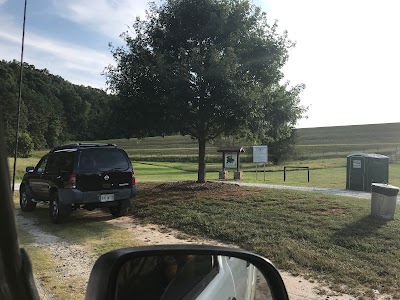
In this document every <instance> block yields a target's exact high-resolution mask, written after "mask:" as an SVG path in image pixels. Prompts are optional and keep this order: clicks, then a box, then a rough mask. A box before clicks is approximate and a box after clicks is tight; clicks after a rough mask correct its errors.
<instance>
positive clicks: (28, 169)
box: [25, 166, 35, 173]
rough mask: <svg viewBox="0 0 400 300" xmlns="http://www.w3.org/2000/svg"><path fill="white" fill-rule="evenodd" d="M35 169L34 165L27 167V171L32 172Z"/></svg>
mask: <svg viewBox="0 0 400 300" xmlns="http://www.w3.org/2000/svg"><path fill="white" fill-rule="evenodd" d="M34 169H35V168H34V167H31V166H29V167H26V169H25V171H26V173H32V172H33V170H34Z"/></svg>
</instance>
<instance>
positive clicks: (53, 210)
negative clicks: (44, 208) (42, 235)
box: [49, 192, 71, 224]
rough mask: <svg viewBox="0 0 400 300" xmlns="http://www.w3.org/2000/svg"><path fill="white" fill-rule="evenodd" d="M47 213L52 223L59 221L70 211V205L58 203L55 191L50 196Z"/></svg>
mask: <svg viewBox="0 0 400 300" xmlns="http://www.w3.org/2000/svg"><path fill="white" fill-rule="evenodd" d="M50 199H51V200H50V207H49V215H50V219H51V221H52V222H53V223H55V224H57V223H60V222H61V221H62V220H63V219H64V218H65V217H66V216H68V215H69V214H70V212H71V205H65V206H62V205H60V201H59V198H58V193H57V192H55V193H53V195H52V196H51V198H50Z"/></svg>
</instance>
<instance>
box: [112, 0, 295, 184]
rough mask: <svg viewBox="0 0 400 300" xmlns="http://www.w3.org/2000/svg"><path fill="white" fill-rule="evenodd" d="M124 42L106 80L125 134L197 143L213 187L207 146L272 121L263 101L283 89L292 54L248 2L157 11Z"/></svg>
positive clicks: (205, 1)
mask: <svg viewBox="0 0 400 300" xmlns="http://www.w3.org/2000/svg"><path fill="white" fill-rule="evenodd" d="M121 36H122V38H123V39H124V41H125V42H126V45H125V46H124V47H117V48H112V52H113V55H114V58H115V60H116V66H109V67H108V68H107V71H106V75H107V80H108V83H109V87H110V89H111V90H112V91H113V92H114V93H116V94H117V95H118V96H119V99H120V101H121V102H120V103H121V104H120V105H121V107H122V108H124V109H123V110H122V111H121V112H120V115H119V119H120V120H121V122H122V124H124V126H123V127H124V128H129V133H126V132H125V134H131V135H133V136H136V137H143V136H147V135H150V134H152V133H154V132H157V133H169V132H180V133H181V134H188V135H190V136H191V137H193V138H194V139H196V140H197V141H198V144H199V163H198V182H205V180H206V173H205V170H206V157H205V153H206V152H205V150H206V142H207V141H210V140H213V139H215V138H216V137H218V136H221V135H230V134H236V133H237V132H239V131H242V130H243V129H244V128H245V127H247V126H249V124H250V123H251V122H249V120H259V119H260V117H262V116H265V114H264V113H263V110H264V109H265V103H266V102H265V99H264V97H265V95H268V94H270V93H271V91H273V90H276V87H277V86H278V87H280V84H279V82H280V81H281V79H282V77H283V74H282V72H281V68H282V66H283V65H284V64H285V62H286V60H287V58H288V50H289V48H291V47H292V46H293V44H292V43H291V42H290V41H289V40H288V39H287V36H286V33H284V34H281V35H280V34H278V33H277V26H276V24H273V25H271V26H270V25H269V24H268V22H267V18H266V14H265V13H263V12H262V11H261V10H260V8H259V7H256V6H254V5H252V4H250V2H249V1H245V0H167V1H166V2H164V3H163V4H161V5H160V6H157V5H156V4H154V3H151V4H150V5H149V10H148V11H147V15H146V18H145V19H144V20H140V19H136V21H135V22H134V24H133V27H132V28H131V31H127V32H125V33H123V34H122V35H121ZM268 103H270V104H271V105H275V104H274V102H273V101H270V102H268ZM276 110H277V111H279V107H276ZM267 117H268V116H267ZM257 122H258V121H257ZM259 124H261V122H259ZM249 132H252V131H251V130H250V131H249Z"/></svg>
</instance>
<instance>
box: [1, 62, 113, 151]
mask: <svg viewBox="0 0 400 300" xmlns="http://www.w3.org/2000/svg"><path fill="white" fill-rule="evenodd" d="M19 74H20V63H19V62H18V61H16V60H14V61H11V62H8V61H4V60H1V61H0V115H1V117H2V118H3V122H4V127H5V128H4V129H5V139H6V144H7V148H8V153H9V154H10V155H12V153H13V147H14V143H15V142H14V140H15V128H16V114H17V105H18V91H19V90H18V82H19ZM114 98H115V96H112V95H109V94H107V93H106V92H104V91H103V90H100V89H96V88H92V87H86V86H82V85H75V84H72V83H70V82H68V81H66V80H64V79H63V78H62V77H60V76H55V75H52V74H50V73H49V71H48V70H46V69H44V70H38V69H36V68H35V66H33V65H29V64H27V63H24V71H23V85H22V103H21V118H20V133H21V135H22V137H23V138H26V137H27V136H28V138H29V139H30V140H31V142H32V144H33V148H34V149H43V148H48V147H53V146H54V145H57V144H60V143H62V142H65V141H70V140H94V139H107V138H111V137H118V136H119V134H118V133H117V132H115V131H114V130H116V128H118V126H113V125H112V124H111V123H113V114H112V111H113V110H112V106H113V102H114Z"/></svg>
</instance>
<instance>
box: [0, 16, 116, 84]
mask: <svg viewBox="0 0 400 300" xmlns="http://www.w3.org/2000/svg"><path fill="white" fill-rule="evenodd" d="M1 18H2V16H1V14H0V19H1ZM9 20H10V19H9ZM0 28H1V29H0V58H1V59H6V60H12V59H18V60H19V58H20V51H21V32H20V30H19V29H16V28H17V27H16V26H13V25H12V24H10V23H9V22H0ZM24 50H25V51H24V53H25V54H24V56H25V58H24V61H26V62H28V63H30V64H33V65H35V66H36V67H37V68H46V69H48V70H49V71H50V72H51V73H53V74H56V75H60V76H62V77H63V78H65V79H66V80H69V81H71V82H73V83H77V84H84V85H91V86H93V87H99V88H103V87H104V85H105V79H104V77H102V76H101V75H100V74H101V72H102V71H103V70H104V68H105V66H107V65H108V64H109V63H111V62H112V56H111V54H110V53H107V52H106V53H103V52H100V51H97V50H94V49H91V48H88V47H82V46H76V45H71V44H67V43H64V42H62V41H60V40H54V39H50V38H47V37H44V36H41V35H37V34H35V33H32V32H27V33H26V35H25V49H24Z"/></svg>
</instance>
